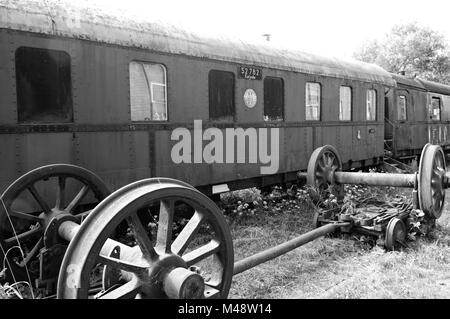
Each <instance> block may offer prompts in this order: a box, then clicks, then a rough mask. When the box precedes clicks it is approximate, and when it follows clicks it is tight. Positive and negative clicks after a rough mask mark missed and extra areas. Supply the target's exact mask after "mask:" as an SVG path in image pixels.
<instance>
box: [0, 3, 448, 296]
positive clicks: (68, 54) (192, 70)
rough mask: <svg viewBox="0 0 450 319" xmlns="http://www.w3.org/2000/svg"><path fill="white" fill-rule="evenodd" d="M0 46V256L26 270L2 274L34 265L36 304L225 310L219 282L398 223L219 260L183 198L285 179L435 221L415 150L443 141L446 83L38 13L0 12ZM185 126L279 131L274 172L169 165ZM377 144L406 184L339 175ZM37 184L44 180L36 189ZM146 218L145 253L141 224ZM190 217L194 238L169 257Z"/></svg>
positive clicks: (432, 170)
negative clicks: (133, 302)
mask: <svg viewBox="0 0 450 319" xmlns="http://www.w3.org/2000/svg"><path fill="white" fill-rule="evenodd" d="M80 10H81V11H80ZM74 17H75V18H74ZM0 44H1V46H0V60H1V61H2V64H0V93H1V94H0V105H1V108H0V135H1V136H0V158H1V159H2V161H3V165H2V169H1V170H0V189H5V191H4V192H3V194H2V197H1V200H2V206H0V243H2V253H1V254H0V256H3V255H6V256H5V260H7V261H8V265H10V263H12V262H13V259H11V257H10V256H8V252H9V251H10V250H11V249H13V248H14V245H15V242H16V241H17V242H19V245H21V246H22V244H21V243H20V240H21V241H25V245H26V246H27V247H25V248H26V249H25V251H26V254H27V255H26V257H25V256H22V260H21V261H20V263H19V262H16V261H14V263H13V267H10V268H11V269H10V270H9V271H10V272H11V274H12V273H13V269H15V270H20V271H21V276H23V278H24V280H30V279H31V278H30V277H28V278H26V277H25V274H24V269H23V268H24V264H25V265H27V263H29V265H30V266H31V265H32V263H34V265H35V266H34V269H33V271H32V279H35V280H36V285H37V286H39V287H40V288H42V287H43V286H46V288H45V289H46V292H48V293H54V292H55V289H54V288H55V287H54V285H55V284H56V283H57V285H58V287H57V293H58V297H60V298H87V297H88V295H89V296H91V297H92V296H93V294H96V295H95V297H98V298H119V297H130V296H131V297H136V296H137V297H139V296H140V297H146V298H152V297H153V298H167V297H170V298H200V297H206V298H208V297H226V296H227V294H228V290H229V288H230V285H231V278H232V276H233V274H238V273H240V272H242V271H245V270H248V269H250V268H252V267H254V266H256V265H257V264H260V263H262V262H265V261H267V260H270V259H273V258H275V257H277V256H279V255H281V254H283V253H286V252H287V251H290V250H292V249H294V248H296V247H298V246H300V245H303V244H305V243H307V242H309V241H311V240H313V239H315V238H317V237H320V236H323V235H325V234H327V233H330V232H334V231H342V232H349V231H352V230H356V231H358V230H359V231H364V232H369V233H370V234H372V235H374V234H375V236H381V237H383V236H385V237H386V243H387V244H386V247H387V248H388V249H394V247H395V246H396V244H397V242H398V241H400V240H401V239H402V238H404V237H405V236H406V233H405V224H406V223H408V222H409V219H408V217H409V214H408V213H407V212H406V213H405V211H404V210H403V211H402V212H401V213H400V214H397V215H392V216H388V217H386V216H384V217H383V222H382V223H381V224H377V225H375V226H376V227H378V228H373V227H372V225H371V224H369V222H370V221H365V224H364V225H358V224H357V223H356V222H355V220H353V219H352V217H351V216H344V215H339V216H334V217H333V218H334V219H330V217H329V216H327V215H323V216H322V215H321V216H316V219H315V224H316V226H317V227H318V228H317V229H315V230H313V231H311V232H308V233H306V234H303V235H301V236H299V237H297V238H295V239H292V240H291V241H289V242H287V243H284V244H281V245H279V246H277V247H273V248H271V249H269V250H267V251H264V252H260V253H258V254H256V255H254V256H250V257H247V258H244V259H242V260H240V261H238V262H237V263H233V262H234V255H233V245H232V239H231V234H230V232H229V230H228V227H227V224H226V221H225V219H224V217H223V216H222V214H221V212H220V210H219V209H218V207H217V206H216V205H215V204H214V203H213V202H212V201H211V200H210V199H208V198H207V197H206V196H205V195H204V194H202V193H201V192H199V191H198V190H197V189H195V188H194V187H196V188H198V189H200V190H201V191H202V192H203V193H205V194H207V195H211V194H212V193H214V192H215V191H214V189H215V188H214V186H217V185H219V186H220V185H221V186H222V187H219V192H220V191H223V190H225V189H236V188H241V187H247V186H266V185H271V184H274V183H280V182H288V181H294V180H296V179H297V178H298V177H306V178H307V180H308V182H309V183H310V184H312V185H315V186H318V187H319V188H321V187H328V186H333V188H342V184H344V183H356V184H365V185H387V186H400V187H411V188H413V189H414V191H413V199H414V200H415V204H414V208H420V209H421V210H422V211H424V212H425V214H426V216H427V218H428V219H430V220H431V222H434V220H435V219H437V218H439V217H440V215H441V213H442V207H443V203H444V198H445V187H446V184H447V181H446V177H445V156H444V153H443V151H442V149H441V148H440V147H439V146H437V145H431V144H426V142H432V143H434V144H441V145H443V146H444V148H445V146H446V145H447V140H448V136H447V135H448V134H447V132H446V128H447V125H448V112H449V111H448V107H450V106H449V105H448V102H449V96H450V89H449V88H448V87H447V86H442V85H439V84H435V83H432V82H427V81H422V80H411V79H407V78H405V77H401V76H398V75H391V74H389V73H388V72H386V71H384V70H383V69H381V68H379V67H377V66H374V65H369V64H365V63H357V62H345V61H338V60H336V59H327V58H322V57H317V56H313V55H310V54H306V53H301V52H288V51H283V50H278V49H274V48H271V47H264V46H254V45H248V44H242V43H233V42H230V41H225V40H217V39H203V38H199V37H197V36H195V35H192V34H189V33H186V32H185V31H182V30H178V29H175V28H173V27H169V26H161V25H157V24H152V23H147V22H143V21H132V20H129V19H128V20H127V19H126V18H124V17H117V16H111V15H106V14H103V13H99V12H96V11H95V10H89V9H75V8H73V7H71V6H68V5H65V6H64V7H63V6H62V5H61V4H60V3H52V6H50V5H49V2H48V1H45V2H44V1H43V2H38V1H29V0H19V1H11V0H3V1H2V2H1V3H0ZM3 62H4V63H3ZM249 89H251V90H252V91H251V90H249ZM255 97H256V100H255ZM142 101H144V102H142ZM143 106H144V107H143ZM147 107H148V108H149V110H150V111H149V112H148V113H147ZM385 110H386V114H385ZM385 117H386V118H387V120H386V124H385ZM195 120H201V121H202V125H203V128H209V127H216V128H218V129H220V130H221V131H222V132H224V131H225V130H226V129H227V128H244V129H246V128H279V130H280V139H279V142H280V143H279V148H280V154H279V158H280V163H279V169H278V171H277V172H276V174H272V175H262V174H261V172H260V166H261V165H260V163H258V164H250V163H237V164H219V163H214V164H205V163H196V164H192V163H182V164H175V163H173V162H172V160H171V159H170V158H171V150H172V147H173V146H174V144H175V142H174V141H172V140H171V134H172V132H173V130H175V129H176V128H180V127H181V128H186V129H188V130H189V131H190V132H191V133H193V134H192V135H194V136H195V132H194V128H195V124H194V121H195ZM426 132H428V135H427V134H425V133H426ZM436 132H438V133H436ZM224 135H225V134H224ZM385 137H386V138H387V139H388V140H389V139H390V140H392V142H391V148H392V150H393V153H394V155H395V156H396V157H401V156H405V155H406V156H411V155H416V154H418V150H420V149H421V148H422V146H423V145H424V144H426V145H425V147H424V148H423V151H422V155H421V159H420V165H419V166H420V167H419V173H418V174H409V175H400V174H397V175H387V174H372V173H355V172H343V171H342V170H343V169H348V168H350V167H358V166H364V165H372V164H378V163H380V162H381V161H382V159H383V155H384V145H383V144H384V139H385ZM204 145H205V142H203V146H204ZM323 145H326V146H323ZM330 145H334V146H336V148H334V147H332V146H330ZM249 147H250V146H249V145H248V143H247V145H246V148H247V150H248V149H249ZM247 150H246V152H247ZM235 153H236V148H235ZM311 154H312V155H311ZM310 156H311V157H310ZM324 159H326V161H325V162H324ZM52 163H64V164H56V165H49V164H52ZM72 164H75V165H78V166H75V165H72ZM43 165H46V166H44V167H42V166H43ZM80 166H81V167H85V168H87V169H88V170H87V169H85V168H81V167H80ZM306 169H307V172H306V173H299V171H305V170H306ZM30 170H31V171H30ZM93 172H94V173H95V174H98V175H99V176H100V178H99V177H97V176H96V175H95V174H94V173H93ZM24 173H26V174H25V175H23V174H24ZM19 176H20V177H19ZM155 176H157V178H151V179H148V178H149V177H155ZM69 178H71V179H73V180H75V181H71V182H72V183H75V184H68V182H67V180H68V179H69ZM49 180H50V181H52V180H53V181H54V182H56V184H54V185H53V186H52V187H50V186H48V184H47V187H45V185H42V184H45V183H48V181H49ZM13 181H14V182H13ZM182 181H186V182H188V183H189V184H186V183H184V182H182ZM130 182H133V183H131V184H129V183H130ZM77 183H78V184H77ZM225 183H226V187H223V184H225ZM37 184H40V185H37ZM80 184H81V185H83V186H82V188H81V190H79V189H80ZM8 185H9V186H8ZM124 185H125V186H124ZM108 188H109V189H108ZM78 190H79V191H78ZM110 190H117V191H115V192H114V193H112V194H110ZM88 191H90V192H91V193H90V194H88V196H89V197H85V196H86V194H87V192H88ZM27 192H28V194H27V195H26V196H28V198H27V197H25V200H22V201H21V202H20V201H19V203H16V202H17V201H18V198H19V197H20V196H21V195H22V193H27ZM39 194H40V195H39ZM109 194H110V195H109ZM43 198H45V200H43ZM68 198H70V199H71V201H70V202H69V204H67V203H66V202H67V199H68ZM33 200H34V205H38V206H40V208H39V209H36V207H38V206H36V207H34V206H33V205H30V202H33ZM46 201H47V202H54V203H55V207H53V208H51V207H50V206H49V205H48V203H46ZM81 203H84V204H86V205H80V204H81ZM88 203H90V204H92V205H90V206H88V205H87V204H88ZM15 204H18V205H19V206H15V207H14V205H15ZM66 204H67V205H66ZM179 204H182V205H179ZM27 206H28V207H27ZM180 206H182V211H181V215H182V216H181V217H183V216H184V214H186V211H184V209H185V206H189V210H188V211H189V212H190V213H191V214H192V215H191V217H190V219H189V221H188V223H187V224H186V226H184V228H183V229H182V231H181V232H180V233H179V234H178V235H177V236H176V238H173V236H172V235H173V234H172V227H170V225H172V223H173V222H174V220H175V219H174V218H175V217H174V216H175V215H176V214H177V213H180V210H179V208H180ZM18 207H19V211H17V208H18ZM25 208H26V209H27V210H28V213H23V212H21V210H20V209H25ZM154 209H157V212H156V211H153V210H154ZM142 212H144V213H145V214H140V215H138V213H142ZM149 212H150V214H149ZM155 213H156V214H157V215H158V218H159V220H158V223H157V234H156V238H153V239H154V240H155V245H153V242H152V241H151V240H149V236H148V235H149V234H148V229H146V228H145V227H144V224H143V220H142V218H143V216H142V215H146V217H147V218H151V217H152V216H153V215H155ZM11 218H12V219H11ZM183 218H184V217H183ZM83 220H84V222H82V221H83ZM125 221H127V222H128V226H129V227H130V229H131V230H132V232H133V233H134V240H135V242H134V243H132V244H128V245H126V244H124V243H122V242H121V241H119V237H118V233H117V231H119V230H120V226H121V225H122V223H123V222H125ZM206 221H207V222H208V223H209V228H207V229H209V230H212V234H210V235H211V240H210V241H209V242H208V243H207V244H205V245H203V246H200V247H199V248H193V249H192V250H188V252H187V251H186V249H187V248H188V246H189V244H190V242H191V241H192V238H193V237H194V236H195V234H196V232H197V231H198V229H199V228H200V226H201V225H202V223H205V222H206ZM9 223H10V224H11V229H9V228H8V227H9V226H8V225H9ZM14 223H15V224H14ZM322 225H323V226H322ZM15 226H17V227H18V229H17V231H18V232H19V235H17V233H16V229H15ZM375 226H374V227H375ZM371 227H372V228H371ZM122 230H123V229H122ZM151 236H153V235H151ZM19 239H20V240H19ZM172 239H173V242H172ZM3 244H4V245H6V247H7V248H8V252H6V254H5V252H4V251H3ZM130 245H131V246H130ZM22 251H23V250H22V247H21V253H22V254H23V252H22ZM16 253H17V251H16ZM212 255H214V256H215V257H217V258H218V261H219V262H218V267H219V270H218V271H217V270H213V272H214V271H216V272H217V273H214V276H209V277H211V278H209V279H207V280H206V279H205V278H206V277H207V276H204V275H201V272H200V270H199V267H197V266H195V265H197V264H198V263H199V262H201V261H203V259H206V258H207V257H210V256H212ZM6 257H8V258H6ZM19 257H20V256H19ZM36 261H37V262H39V264H38V265H37V266H36V263H35V262H36ZM97 264H101V265H103V266H104V267H103V268H102V269H103V270H102V282H101V288H100V290H96V289H98V287H96V288H95V289H94V288H93V287H90V285H89V283H90V279H91V278H90V275H91V274H92V272H94V273H95V267H97V266H96V265H97ZM73 265H75V266H77V267H79V269H78V268H77V270H76V271H75V272H71V271H70V269H71V267H72V266H73ZM206 266H208V265H206ZM27 272H28V270H27ZM28 275H29V274H28ZM72 275H73V276H72ZM58 276H59V277H58ZM72 277H73V278H72ZM21 278H22V277H21ZM81 283H83V285H86V286H79V284H81ZM118 286H119V288H117V287H118ZM91 288H93V289H91ZM94 290H96V291H94Z"/></svg>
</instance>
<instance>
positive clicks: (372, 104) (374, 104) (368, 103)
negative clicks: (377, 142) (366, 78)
mask: <svg viewBox="0 0 450 319" xmlns="http://www.w3.org/2000/svg"><path fill="white" fill-rule="evenodd" d="M369 93H373V97H374V101H372V100H371V99H369V97H370V96H369ZM377 94H378V92H377V90H375V89H367V91H366V121H371V122H373V121H376V120H377V110H378V95H377ZM370 107H373V113H369V108H370ZM371 114H373V116H370V115H371Z"/></svg>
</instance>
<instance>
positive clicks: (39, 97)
mask: <svg viewBox="0 0 450 319" xmlns="http://www.w3.org/2000/svg"><path fill="white" fill-rule="evenodd" d="M15 60H16V61H15V63H16V84H17V114H18V121H19V123H67V122H72V121H73V111H72V83H71V78H70V56H69V55H68V54H67V53H66V52H64V51H56V50H47V49H39V48H29V47H20V48H18V49H17V50H16V53H15Z"/></svg>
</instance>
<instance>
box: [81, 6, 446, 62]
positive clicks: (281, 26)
mask: <svg viewBox="0 0 450 319" xmlns="http://www.w3.org/2000/svg"><path fill="white" fill-rule="evenodd" d="M85 1H88V2H89V3H92V2H95V3H96V4H97V5H98V6H101V7H107V8H109V9H111V10H113V11H115V10H120V11H121V12H122V13H124V12H129V13H130V14H132V15H137V16H146V17H149V18H150V19H153V20H161V21H165V22H167V23H170V24H174V25H177V26H181V27H183V28H186V29H189V30H191V31H194V32H196V33H199V34H204V35H207V36H208V35H210V36H211V35H212V36H215V35H221V36H225V37H229V38H234V37H237V38H240V39H242V40H245V41H249V42H260V41H265V38H264V37H263V36H262V34H265V33H270V34H271V35H272V36H271V42H270V43H271V44H272V45H276V46H280V47H284V48H293V49H298V50H302V51H307V52H313V53H318V54H321V55H327V56H337V57H344V58H348V57H351V55H352V53H353V52H354V51H355V50H356V49H357V48H359V47H360V46H361V44H362V43H363V42H364V41H366V40H369V39H372V38H380V37H382V36H383V35H384V34H385V33H386V32H388V31H389V30H390V29H391V28H392V26H393V25H395V24H398V23H408V22H412V21H417V22H418V23H419V25H421V26H428V27H430V28H432V29H434V30H436V31H439V32H441V33H443V34H444V35H445V36H446V37H447V40H448V41H450V1H449V0H426V1H424V0H371V1H368V0H334V1H333V0H310V1H304V0H298V1H294V0H220V1H218V0H209V1H208V0H184V1H182V0H158V1H155V0H85ZM266 43H267V42H266Z"/></svg>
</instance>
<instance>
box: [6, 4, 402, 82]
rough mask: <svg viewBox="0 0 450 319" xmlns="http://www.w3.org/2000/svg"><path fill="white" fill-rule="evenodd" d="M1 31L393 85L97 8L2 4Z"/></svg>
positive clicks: (361, 70)
mask: <svg viewBox="0 0 450 319" xmlns="http://www.w3.org/2000/svg"><path fill="white" fill-rule="evenodd" d="M3 2H4V4H3V5H2V6H1V7H0V16H2V19H0V28H11V29H17V30H23V31H33V32H38V33H45V34H52V35H62V36H68V37H73V38H81V39H90V40H94V41H99V42H104V43H111V44H118V45H125V46H133V47H138V48H146V49H150V50H154V51H159V52H166V53H172V54H185V55H189V56H196V57H199V58H209V59H218V60H224V61H232V62H237V63H243V64H251V65H254V64H256V65H259V66H267V67H273V68H280V69H285V70H292V71H297V72H303V73H311V74H321V75H327V76H332V77H342V78H348V79H356V80H362V81H367V82H378V83H382V84H385V85H392V86H393V85H395V82H394V81H393V80H392V78H391V76H390V75H389V73H387V72H386V71H384V70H383V69H381V68H380V67H378V66H376V65H372V64H367V63H362V62H357V61H344V60H338V59H335V58H324V57H319V56H316V55H312V54H308V53H304V52H294V51H287V50H283V49H278V48H274V47H271V46H267V45H252V44H245V43H242V42H237V41H235V42H232V41H230V40H224V39H209V38H201V37H199V36H197V35H194V34H192V33H189V32H186V31H184V30H181V29H178V28H175V27H173V26H168V25H162V24H157V23H152V22H149V21H142V20H141V21H140V20H138V19H136V18H134V17H133V19H130V18H128V17H124V16H119V15H118V14H115V15H113V14H112V13H109V12H108V13H107V12H102V10H100V9H99V8H96V9H95V10H94V9H92V8H87V7H81V6H76V5H73V4H69V3H67V2H64V3H60V2H57V1H55V0H46V1H31V0H4V1H3Z"/></svg>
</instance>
